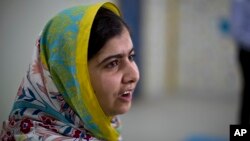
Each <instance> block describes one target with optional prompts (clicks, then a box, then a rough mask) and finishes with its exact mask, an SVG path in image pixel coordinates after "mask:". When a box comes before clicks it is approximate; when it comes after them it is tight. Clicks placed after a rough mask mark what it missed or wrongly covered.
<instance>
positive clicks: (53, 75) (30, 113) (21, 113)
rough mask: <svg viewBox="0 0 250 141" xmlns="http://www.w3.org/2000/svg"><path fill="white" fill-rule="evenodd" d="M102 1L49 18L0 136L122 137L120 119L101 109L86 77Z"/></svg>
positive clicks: (110, 139)
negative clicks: (93, 24) (88, 55)
mask: <svg viewBox="0 0 250 141" xmlns="http://www.w3.org/2000/svg"><path fill="white" fill-rule="evenodd" d="M100 7H105V8H108V9H109V10H111V11H113V12H114V13H115V14H117V15H119V16H120V12H119V9H118V8H117V7H116V6H115V5H114V4H112V3H110V2H106V3H97V4H93V5H89V6H76V7H73V8H69V9H66V10H64V11H62V12H61V13H59V14H58V15H56V16H55V17H54V18H52V19H51V20H50V21H49V22H48V23H47V25H46V26H45V28H44V30H43V32H42V34H41V36H40V38H39V39H38V41H37V43H36V48H35V52H34V55H33V59H32V63H31V64H30V65H29V68H28V71H27V74H26V76H25V77H24V79H23V80H22V82H21V85H20V87H19V89H18V93H17V97H16V100H15V103H14V105H13V109H12V111H11V113H10V116H9V119H8V121H6V122H4V124H3V130H2V132H1V136H0V137H1V140H89V141H90V140H108V141H117V140H120V138H121V137H120V133H119V120H118V118H116V117H113V118H112V117H107V116H106V115H105V114H104V112H103V111H102V109H101V107H100V105H99V103H98V101H97V98H96V96H95V94H94V91H93V88H92V86H91V83H90V78H89V72H88V64H87V63H88V62H87V53H88V41H89V37H90V31H91V26H92V23H93V20H94V17H95V15H96V13H97V11H98V9H99V8H100Z"/></svg>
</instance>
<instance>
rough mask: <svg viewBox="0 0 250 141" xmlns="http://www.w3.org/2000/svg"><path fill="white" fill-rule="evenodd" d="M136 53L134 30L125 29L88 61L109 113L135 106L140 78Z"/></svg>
mask: <svg viewBox="0 0 250 141" xmlns="http://www.w3.org/2000/svg"><path fill="white" fill-rule="evenodd" d="M134 55H135V53H134V49H133V43H132V40H131V37H130V34H129V32H128V30H127V29H123V32H122V34H121V35H119V36H115V37H113V38H111V39H110V40H108V41H107V42H106V44H105V45H104V46H103V47H102V49H101V50H100V51H99V52H98V53H97V54H96V55H95V56H94V57H93V58H92V59H90V60H89V62H88V63H89V64H88V67H89V73H90V80H91V84H92V87H93V89H94V92H95V94H96V97H97V99H98V101H99V103H100V106H101V107H102V109H103V111H104V113H105V114H106V115H107V116H114V115H118V114H123V113H125V112H127V111H128V110H129V109H130V107H131V102H132V96H133V92H134V89H135V87H136V84H137V82H138V80H139V71H138V68H137V65H136V63H135V62H134Z"/></svg>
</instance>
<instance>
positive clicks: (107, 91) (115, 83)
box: [93, 74, 121, 99]
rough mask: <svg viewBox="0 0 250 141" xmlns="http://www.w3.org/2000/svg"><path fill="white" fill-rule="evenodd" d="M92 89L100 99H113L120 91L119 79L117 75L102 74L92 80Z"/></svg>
mask: <svg viewBox="0 0 250 141" xmlns="http://www.w3.org/2000/svg"><path fill="white" fill-rule="evenodd" d="M93 83H94V85H93V88H94V90H95V92H96V95H97V96H98V97H99V98H101V99H107V98H110V97H113V96H114V95H115V94H116V93H117V92H118V91H119V89H120V84H121V77H119V76H117V75H113V74H112V75H108V74H103V75H99V76H97V77H96V78H95V79H93Z"/></svg>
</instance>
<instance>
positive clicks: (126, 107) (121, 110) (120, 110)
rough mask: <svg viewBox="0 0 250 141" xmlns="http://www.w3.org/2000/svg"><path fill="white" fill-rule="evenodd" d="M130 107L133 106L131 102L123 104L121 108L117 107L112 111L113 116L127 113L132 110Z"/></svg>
mask: <svg viewBox="0 0 250 141" xmlns="http://www.w3.org/2000/svg"><path fill="white" fill-rule="evenodd" d="M130 108H131V104H129V105H123V106H121V107H119V108H117V107H116V108H115V109H114V110H113V112H112V116H115V115H122V114H125V113H127V112H128V111H129V110H130Z"/></svg>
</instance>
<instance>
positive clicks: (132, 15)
mask: <svg viewBox="0 0 250 141" xmlns="http://www.w3.org/2000/svg"><path fill="white" fill-rule="evenodd" d="M96 1H100V0H71V1H69V0H53V1H51V0H42V1H41V0H40V1H39V0H22V1H20V0H1V2H0V19H1V22H0V44H1V45H0V46H1V47H0V57H1V58H0V65H1V66H2V67H1V69H0V71H1V73H0V78H1V82H0V90H1V95H0V122H1V123H2V121H4V120H6V119H7V118H8V114H9V112H10V110H11V107H12V104H13V101H14V98H15V95H16V92H17V89H18V86H19V83H20V82H21V79H22V77H23V76H24V74H25V72H26V70H27V67H28V63H29V62H30V61H31V57H32V52H33V48H34V45H35V41H36V39H37V37H38V34H39V33H40V32H41V30H42V29H43V27H44V26H45V24H46V23H47V21H48V20H49V19H50V18H52V17H53V16H54V15H55V14H57V13H58V12H59V11H61V10H63V9H65V8H68V7H71V6H74V5H81V4H90V3H93V2H96ZM112 2H114V3H116V4H117V5H118V6H119V7H120V8H121V9H122V13H123V16H124V19H125V20H126V21H127V23H128V24H129V26H130V27H131V28H132V31H133V41H134V46H135V50H136V53H137V58H136V59H137V60H136V61H137V63H138V65H139V68H140V72H141V81H140V83H139V86H138V89H137V91H136V96H135V99H134V103H133V107H132V109H131V111H129V112H128V113H127V114H125V115H122V116H121V118H122V121H123V124H124V125H123V132H122V133H123V137H124V140H125V141H151V140H153V141H154V140H162V141H228V140H229V125H230V124H236V123H237V118H238V110H239V109H238V107H239V106H238V105H239V98H240V88H241V79H240V74H239V69H238V64H237V56H236V48H235V45H234V42H233V40H232V38H231V37H230V27H229V23H228V17H229V12H230V9H229V8H230V3H229V2H230V1H229V0H133V1H132V0H131V1H118V0H116V1H112ZM0 129H1V127H0Z"/></svg>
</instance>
